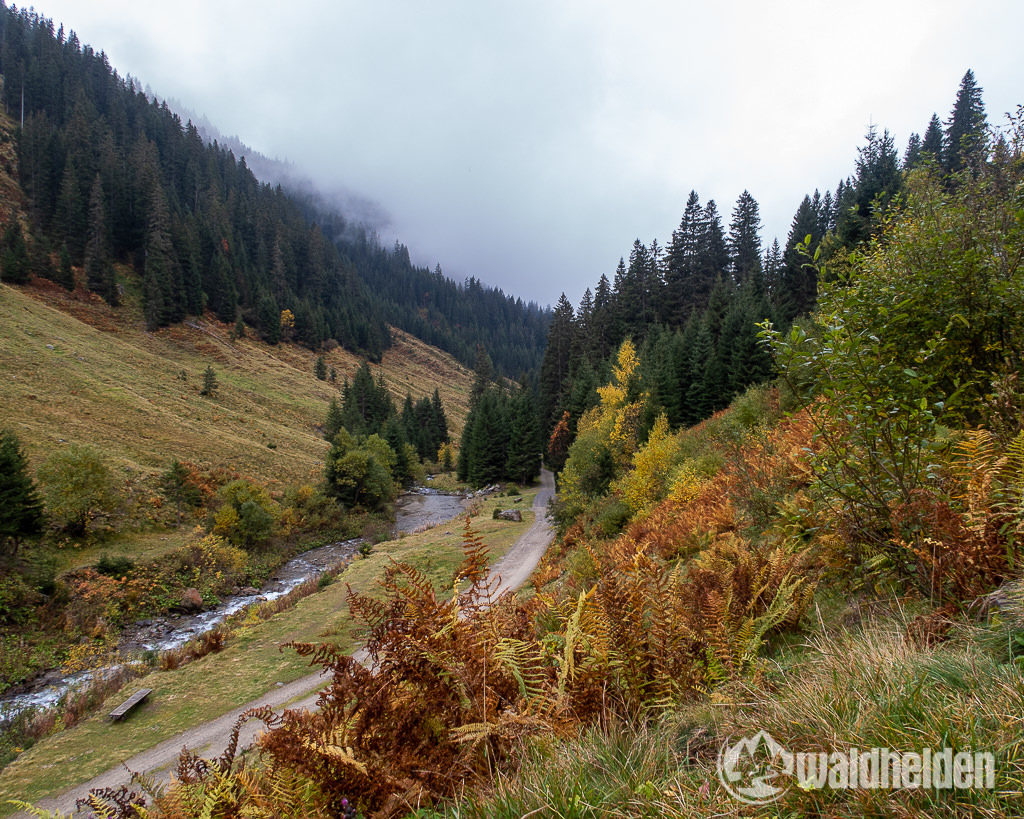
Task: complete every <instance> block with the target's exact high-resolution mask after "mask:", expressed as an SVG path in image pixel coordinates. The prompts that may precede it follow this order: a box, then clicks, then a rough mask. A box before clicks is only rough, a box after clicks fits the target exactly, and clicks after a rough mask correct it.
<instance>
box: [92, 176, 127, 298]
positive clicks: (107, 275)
mask: <svg viewBox="0 0 1024 819" xmlns="http://www.w3.org/2000/svg"><path fill="white" fill-rule="evenodd" d="M84 266H85V283H86V286H87V287H88V288H89V289H90V290H91V291H92V292H94V293H99V294H100V296H102V297H103V300H104V301H105V302H107V304H110V305H112V306H115V307H116V306H117V304H118V301H119V300H118V295H117V285H116V284H115V281H114V268H113V265H112V264H111V259H110V251H109V246H108V243H107V216H106V207H105V204H104V195H103V182H102V180H101V179H100V175H99V174H96V178H95V179H94V180H93V183H92V191H91V192H90V194H89V235H88V237H87V239H86V243H85V261H84Z"/></svg>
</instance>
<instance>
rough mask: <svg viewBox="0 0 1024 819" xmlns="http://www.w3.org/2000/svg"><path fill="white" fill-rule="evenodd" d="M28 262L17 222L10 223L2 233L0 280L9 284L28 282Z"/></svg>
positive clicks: (26, 251) (22, 235) (23, 238)
mask: <svg viewBox="0 0 1024 819" xmlns="http://www.w3.org/2000/svg"><path fill="white" fill-rule="evenodd" d="M28 274H29V260H28V248H27V247H26V245H25V235H24V234H23V233H22V232H21V225H20V224H18V222H17V220H15V221H13V222H11V224H9V225H8V226H7V229H6V230H5V231H4V236H3V243H2V250H0V280H2V281H5V282H10V283H11V284H24V283H25V282H27V281H28Z"/></svg>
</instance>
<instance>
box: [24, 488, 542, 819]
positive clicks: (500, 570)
mask: <svg viewBox="0 0 1024 819" xmlns="http://www.w3.org/2000/svg"><path fill="white" fill-rule="evenodd" d="M554 494H555V482H554V477H553V476H552V474H551V473H550V472H549V471H547V470H544V471H543V472H542V473H541V480H540V491H538V492H537V495H536V497H535V498H534V501H533V511H534V512H535V513H536V515H535V517H534V521H533V524H532V525H531V526H530V528H529V529H528V530H527V531H526V532H524V533H523V534H522V535H521V536H520V537H519V539H518V540H517V541H516V542H515V543H514V544H513V545H512V547H511V548H510V549H509V550H508V551H507V552H506V553H505V555H504V556H503V557H502V558H501V559H500V560H499V561H498V562H497V563H496V564H495V565H494V568H493V569H492V570H491V572H492V574H495V575H500V577H501V583H500V585H499V586H498V589H499V591H506V590H510V589H517V588H519V587H520V586H522V585H523V583H525V582H526V580H527V578H528V577H529V576H530V574H531V573H532V572H533V570H534V568H535V567H536V566H537V563H538V562H539V561H540V559H541V557H543V555H544V552H545V551H546V550H547V548H548V546H549V545H550V543H551V538H552V536H553V530H552V527H551V522H550V521H549V520H548V517H547V506H548V501H550V500H551V498H552V497H553V496H554ZM352 656H353V657H355V658H356V659H358V660H360V661H361V660H362V659H363V658H364V657H365V652H363V651H362V650H360V651H357V652H356V653H355V654H353V655H352ZM325 681H326V677H325V676H324V675H322V674H320V673H316V674H310V675H308V676H306V677H302V678H301V679H298V680H295V681H294V682H291V683H288V684H286V685H282V686H279V687H277V688H273V689H271V690H270V691H267V692H266V693H265V694H263V696H261V697H258V698H257V699H254V700H252V701H250V702H247V703H246V704H245V705H241V706H239V707H238V708H235V709H233V710H231V711H229V712H228V713H226V714H223V715H222V716H220V717H218V718H217V719H214V720H210V721H209V722H205V723H203V724H202V725H197V726H196V727H195V728H190V729H189V730H188V731H184V732H182V733H180V734H178V735H177V736H174V737H171V738H170V739H168V740H165V741H164V742H161V743H160V744H159V745H155V746H153V747H152V748H150V749H149V750H147V751H143V752H142V753H140V754H136V755H135V756H133V757H131V758H130V759H126V760H124V761H123V762H122V764H121V765H119V766H117V767H116V768H111V769H110V770H108V771H106V772H104V773H102V774H100V775H99V776H97V777H95V778H94V779H91V780H90V781H88V782H86V783H84V784H82V785H79V786H78V787H75V788H71V789H70V790H67V791H65V792H64V793H62V794H60V795H59V796H55V797H51V798H49V799H43V800H41V801H40V802H39V804H38V807H40V808H44V809H45V810H49V811H55V812H60V813H63V814H67V813H70V812H71V811H73V810H74V808H75V802H76V801H77V800H79V799H83V798H84V797H85V796H87V795H88V793H89V791H91V790H93V789H95V788H108V787H110V788H116V787H118V786H119V785H121V784H123V783H125V782H126V781H127V779H128V773H127V772H128V771H138V772H140V773H148V774H150V775H151V776H154V777H156V778H157V779H159V780H162V781H167V779H169V778H170V775H171V773H172V772H173V770H174V767H175V765H176V764H177V761H178V755H179V754H180V753H181V749H182V748H185V747H187V748H189V749H190V750H191V751H194V752H196V753H199V754H200V755H201V756H205V757H207V758H209V757H210V756H216V755H219V754H220V753H222V752H223V750H224V749H225V748H226V747H227V743H228V739H229V737H230V735H231V729H232V728H233V727H234V725H235V722H237V721H238V717H239V716H240V715H241V714H242V713H243V712H245V711H247V710H249V709H250V708H255V707H257V706H262V705H269V706H271V707H273V708H280V707H281V706H283V705H286V704H287V705H289V707H297V708H310V707H312V706H314V705H315V704H316V699H317V693H316V691H317V689H318V688H319V687H320V686H321V685H322V684H323V683H324V682H325ZM262 727H263V724H262V723H260V722H258V721H257V720H250V721H249V722H247V723H246V724H245V725H244V726H243V727H242V732H241V735H240V747H243V748H244V747H246V746H248V745H251V744H252V741H253V739H255V737H256V734H257V733H259V732H260V730H262ZM14 816H15V817H17V818H18V819H20V818H21V817H27V816H28V814H23V813H18V814H15V815H14Z"/></svg>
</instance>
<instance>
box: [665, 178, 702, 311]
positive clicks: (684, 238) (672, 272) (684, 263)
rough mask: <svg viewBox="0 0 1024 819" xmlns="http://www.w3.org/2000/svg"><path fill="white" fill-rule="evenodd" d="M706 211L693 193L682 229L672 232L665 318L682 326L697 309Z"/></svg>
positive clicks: (684, 216) (687, 206)
mask: <svg viewBox="0 0 1024 819" xmlns="http://www.w3.org/2000/svg"><path fill="white" fill-rule="evenodd" d="M703 220H704V209H703V208H702V207H701V205H700V197H699V196H697V191H690V196H689V198H688V199H687V200H686V209H685V210H684V211H683V218H682V220H681V221H680V223H679V227H678V228H677V229H676V230H674V231H673V232H672V241H671V242H670V243H669V246H668V253H667V255H666V262H665V299H664V309H663V313H662V316H663V318H664V320H665V321H666V322H667V323H668V324H670V325H676V326H678V325H681V324H682V323H683V322H684V321H685V320H686V318H687V316H689V314H690V312H691V311H692V310H693V309H694V305H695V299H694V277H695V276H696V270H697V257H698V255H699V253H700V248H701V242H702V239H703V236H704V222H703Z"/></svg>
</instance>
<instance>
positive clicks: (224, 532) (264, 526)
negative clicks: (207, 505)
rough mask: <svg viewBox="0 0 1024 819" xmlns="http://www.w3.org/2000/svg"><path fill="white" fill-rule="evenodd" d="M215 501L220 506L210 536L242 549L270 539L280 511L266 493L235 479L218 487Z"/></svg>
mask: <svg viewBox="0 0 1024 819" xmlns="http://www.w3.org/2000/svg"><path fill="white" fill-rule="evenodd" d="M217 498H218V500H219V501H220V504H221V505H220V508H219V509H218V510H217V512H216V514H215V515H214V517H213V525H212V531H213V533H214V534H217V535H221V536H222V537H225V538H227V539H228V540H229V541H230V542H231V543H233V544H234V545H236V546H243V547H245V548H252V547H255V546H259V545H261V544H263V543H265V542H266V541H267V540H268V539H269V538H270V536H271V534H272V532H273V529H274V524H275V523H276V522H277V519H278V517H279V515H280V511H279V509H278V507H277V504H275V503H274V501H273V500H271V498H270V495H269V493H268V492H267V490H266V489H264V488H263V487H262V486H258V485H257V484H255V483H253V482H252V481H249V480H246V479H245V478H239V479H238V480H234V481H232V482H231V483H229V484H226V485H224V486H222V487H221V488H220V490H219V491H218V492H217Z"/></svg>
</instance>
